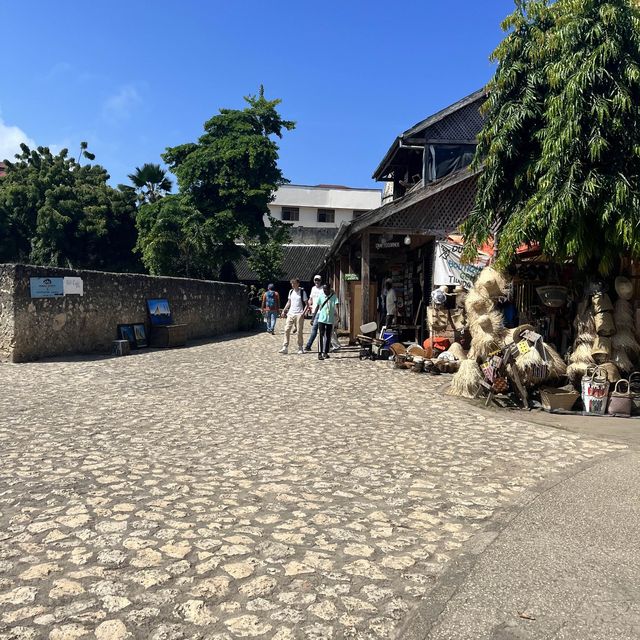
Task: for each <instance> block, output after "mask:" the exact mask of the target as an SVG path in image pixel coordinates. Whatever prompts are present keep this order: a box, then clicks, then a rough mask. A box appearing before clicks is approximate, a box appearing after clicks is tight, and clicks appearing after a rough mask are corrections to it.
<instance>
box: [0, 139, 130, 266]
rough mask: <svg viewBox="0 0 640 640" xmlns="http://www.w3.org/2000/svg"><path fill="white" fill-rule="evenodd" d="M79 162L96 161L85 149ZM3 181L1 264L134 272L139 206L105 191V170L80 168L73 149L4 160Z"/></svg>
mask: <svg viewBox="0 0 640 640" xmlns="http://www.w3.org/2000/svg"><path fill="white" fill-rule="evenodd" d="M81 157H84V158H86V159H91V158H92V157H93V154H91V153H90V152H88V151H87V145H86V143H84V142H83V143H82V146H81ZM5 164H6V175H5V176H4V177H3V178H2V179H1V180H0V261H7V262H11V261H16V262H31V263H33V264H40V265H47V266H61V267H73V268H92V269H107V270H131V269H136V268H137V267H138V261H137V260H136V259H135V258H134V255H133V251H132V250H133V246H134V244H135V223H134V217H133V216H134V212H135V205H134V200H133V198H132V197H131V196H130V195H128V194H126V193H122V192H121V191H118V190H117V189H113V188H112V187H110V186H109V185H108V184H107V180H108V179H109V175H108V173H107V172H106V171H105V169H104V168H103V167H101V166H100V165H91V164H86V165H80V162H79V160H74V159H73V158H70V157H69V155H68V151H67V149H62V151H60V153H58V154H57V155H54V154H52V153H51V151H50V150H49V149H48V148H47V147H38V148H37V149H33V150H32V149H29V147H27V145H25V144H22V145H21V153H20V154H16V157H15V160H14V161H13V162H10V161H8V160H7V161H5Z"/></svg>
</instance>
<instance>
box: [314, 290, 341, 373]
mask: <svg viewBox="0 0 640 640" xmlns="http://www.w3.org/2000/svg"><path fill="white" fill-rule="evenodd" d="M338 304H340V303H339V302H338V297H337V296H336V294H335V291H332V290H331V287H330V286H329V285H328V284H325V285H324V286H323V287H322V293H321V294H320V296H319V297H318V301H317V307H316V308H317V311H316V313H317V316H318V333H319V334H320V339H319V340H318V360H325V359H326V358H328V357H329V348H330V347H331V331H332V330H333V324H334V323H335V321H336V319H337V317H338V310H337V307H338Z"/></svg>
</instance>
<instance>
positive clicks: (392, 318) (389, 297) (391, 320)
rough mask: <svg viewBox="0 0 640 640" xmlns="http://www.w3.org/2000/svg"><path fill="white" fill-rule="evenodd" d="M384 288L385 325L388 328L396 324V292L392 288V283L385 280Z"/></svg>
mask: <svg viewBox="0 0 640 640" xmlns="http://www.w3.org/2000/svg"><path fill="white" fill-rule="evenodd" d="M384 287H385V292H386V295H385V307H386V310H387V316H386V318H385V325H386V326H387V327H390V326H392V325H394V324H395V322H396V313H397V302H398V296H397V295H396V290H395V289H394V288H393V282H392V281H391V280H387V281H386V282H385V283H384Z"/></svg>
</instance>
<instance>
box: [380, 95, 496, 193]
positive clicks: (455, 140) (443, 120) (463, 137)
mask: <svg viewBox="0 0 640 640" xmlns="http://www.w3.org/2000/svg"><path fill="white" fill-rule="evenodd" d="M485 99H486V90H485V89H479V90H478V91H475V92H474V93H472V94H471V95H468V96H466V97H465V98H462V100H458V102H455V103H454V104H452V105H450V106H448V107H446V108H445V109H442V110H441V111H438V112H437V113H434V114H433V115H431V116H429V117H428V118H425V119H424V120H421V121H420V122H418V123H417V124H415V125H413V127H410V128H409V129H407V130H406V131H405V132H404V133H402V134H400V135H399V136H398V137H397V138H396V139H395V140H394V141H393V143H392V145H391V147H390V148H389V150H388V151H387V153H386V154H385V156H384V158H383V159H382V161H381V162H380V164H379V165H378V167H377V168H376V170H375V171H374V172H373V179H374V180H384V177H385V176H386V175H387V174H388V173H389V172H390V170H391V169H392V168H393V166H394V165H396V164H399V163H400V164H401V163H402V161H403V160H402V157H401V156H402V154H403V153H408V152H409V151H411V150H410V149H408V148H407V147H406V146H403V145H411V146H414V145H424V144H437V143H440V144H444V143H447V144H463V143H474V142H475V140H476V137H477V135H478V133H479V131H480V129H482V123H483V117H482V114H481V113H480V106H481V105H482V103H483V102H484V101H485Z"/></svg>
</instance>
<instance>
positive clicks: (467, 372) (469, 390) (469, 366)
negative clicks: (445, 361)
mask: <svg viewBox="0 0 640 640" xmlns="http://www.w3.org/2000/svg"><path fill="white" fill-rule="evenodd" d="M483 379H484V378H483V375H482V371H481V370H480V367H479V366H478V364H477V362H476V361H475V360H462V361H461V362H460V368H459V369H458V372H457V373H456V374H455V375H454V376H453V380H452V381H451V386H450V387H449V390H448V391H447V393H448V394H449V395H452V396H461V397H463V398H475V396H476V394H477V393H478V390H479V389H480V383H481V382H482V380H483Z"/></svg>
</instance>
